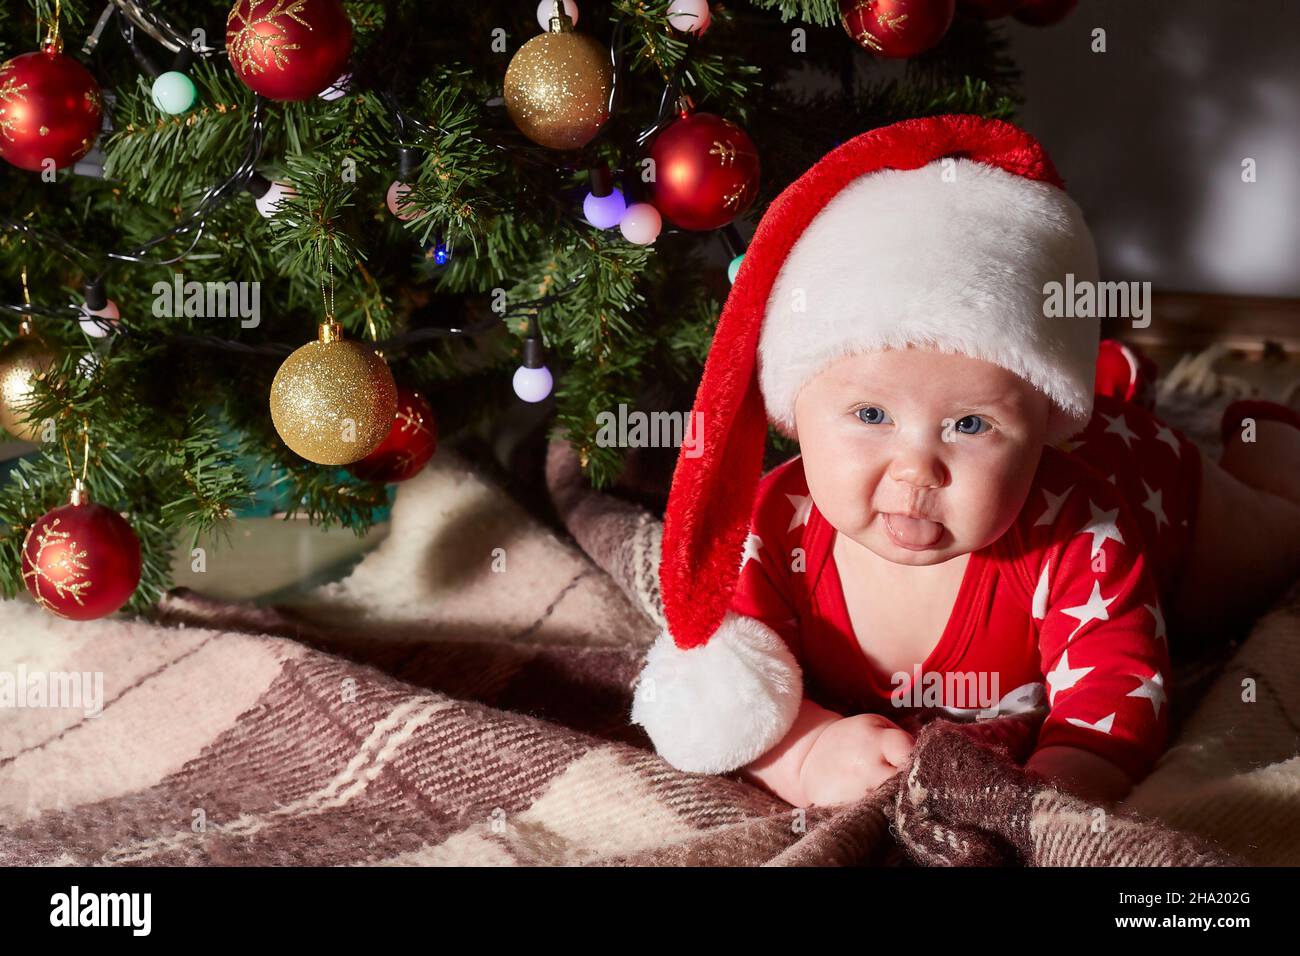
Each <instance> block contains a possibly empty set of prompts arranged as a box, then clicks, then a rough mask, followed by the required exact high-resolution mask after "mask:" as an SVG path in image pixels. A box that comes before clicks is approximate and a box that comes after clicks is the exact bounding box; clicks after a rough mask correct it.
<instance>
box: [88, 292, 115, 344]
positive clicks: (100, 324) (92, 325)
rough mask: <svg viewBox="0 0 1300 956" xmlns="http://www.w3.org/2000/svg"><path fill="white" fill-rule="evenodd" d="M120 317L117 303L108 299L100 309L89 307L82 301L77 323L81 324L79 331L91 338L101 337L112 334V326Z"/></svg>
mask: <svg viewBox="0 0 1300 956" xmlns="http://www.w3.org/2000/svg"><path fill="white" fill-rule="evenodd" d="M120 318H121V314H120V313H119V312H118V311H117V303H116V302H114V301H113V300H112V299H109V300H108V301H107V302H106V303H105V304H104V307H103V308H102V309H89V308H87V307H86V305H85V303H82V305H81V318H79V319H78V320H77V323H78V324H79V325H80V326H81V331H83V332H85V333H86V334H87V335H89V336H90V337H91V338H96V339H102V338H104V337H105V336H106V335H111V334H112V332H113V329H112V326H115V325H117V320H118V319H120Z"/></svg>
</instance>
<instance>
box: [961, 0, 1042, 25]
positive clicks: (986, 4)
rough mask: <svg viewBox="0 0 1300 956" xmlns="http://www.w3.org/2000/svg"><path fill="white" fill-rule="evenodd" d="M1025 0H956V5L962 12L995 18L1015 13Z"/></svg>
mask: <svg viewBox="0 0 1300 956" xmlns="http://www.w3.org/2000/svg"><path fill="white" fill-rule="evenodd" d="M1024 2H1025V0H957V6H958V7H960V8H961V10H962V12H963V13H969V14H971V15H972V16H976V17H979V18H980V19H981V20H997V19H999V18H1001V17H1005V16H1008V15H1009V14H1012V13H1015V12H1016V9H1017V8H1019V7H1020V6H1021V5H1022V4H1023V3H1024Z"/></svg>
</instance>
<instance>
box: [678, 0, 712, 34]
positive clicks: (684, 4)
mask: <svg viewBox="0 0 1300 956" xmlns="http://www.w3.org/2000/svg"><path fill="white" fill-rule="evenodd" d="M712 21H713V14H712V13H711V12H710V11H709V2H708V0H673V2H672V3H670V4H669V5H668V22H669V23H670V24H672V28H673V29H674V30H680V31H681V32H682V33H695V34H700V33H703V32H704V31H705V30H707V29H708V28H709V24H710V23H711V22H712Z"/></svg>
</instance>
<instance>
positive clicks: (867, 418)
mask: <svg viewBox="0 0 1300 956" xmlns="http://www.w3.org/2000/svg"><path fill="white" fill-rule="evenodd" d="M857 416H858V418H859V419H861V420H862V421H864V422H866V423H867V424H868V425H888V424H891V423H892V422H893V419H892V418H890V417H889V415H888V414H886V413H885V410H884V409H883V408H881V407H880V406H879V405H866V406H864V407H862V408H859V409H858V411H857Z"/></svg>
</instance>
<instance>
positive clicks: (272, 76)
mask: <svg viewBox="0 0 1300 956" xmlns="http://www.w3.org/2000/svg"><path fill="white" fill-rule="evenodd" d="M226 50H227V51H228V52H229V54H230V65H231V67H233V68H234V71H235V75H236V76H237V77H239V79H240V80H241V81H243V83H244V85H245V86H247V87H248V88H249V89H251V90H252V91H253V92H255V93H261V94H262V95H263V96H265V97H266V98H267V99H271V100H309V99H311V98H312V97H313V96H315V95H316V94H317V93H319V92H321V91H322V90H324V89H326V88H328V87H329V86H330V85H331V84H332V83H333V82H334V81H335V80H337V79H338V78H339V76H340V75H341V74H342V73H343V68H344V66H345V65H346V64H347V62H348V56H349V55H350V54H351V53H352V21H351V20H349V19H348V14H347V11H346V10H344V9H343V4H342V3H340V2H339V0H236V3H235V5H234V7H232V8H231V10H230V15H229V16H227V17H226Z"/></svg>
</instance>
